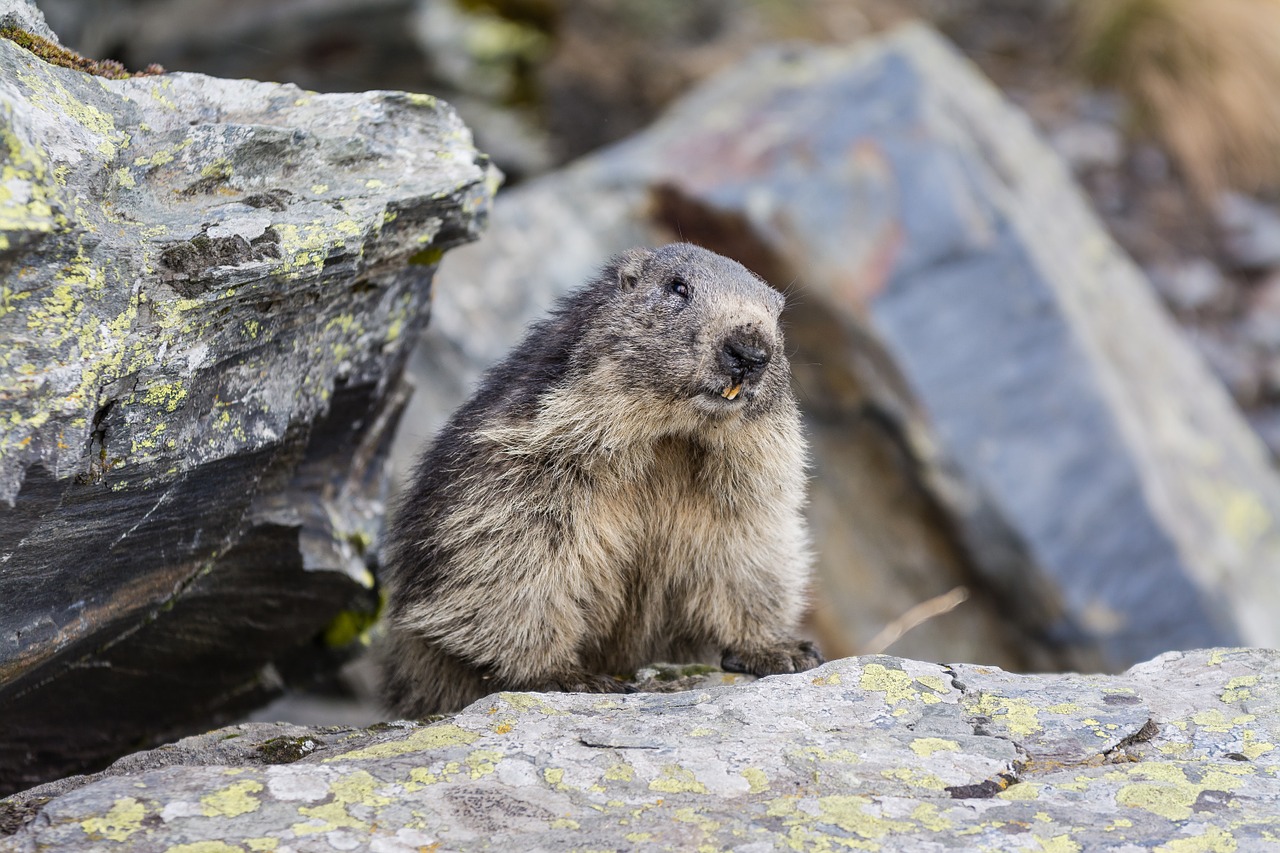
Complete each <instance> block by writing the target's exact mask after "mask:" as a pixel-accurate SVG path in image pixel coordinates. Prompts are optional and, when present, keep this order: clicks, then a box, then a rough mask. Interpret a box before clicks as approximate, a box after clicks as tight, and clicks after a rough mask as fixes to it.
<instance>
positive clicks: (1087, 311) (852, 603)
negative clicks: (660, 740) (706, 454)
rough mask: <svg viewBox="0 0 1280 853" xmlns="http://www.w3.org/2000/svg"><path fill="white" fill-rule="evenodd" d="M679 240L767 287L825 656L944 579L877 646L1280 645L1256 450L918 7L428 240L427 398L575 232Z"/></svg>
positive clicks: (481, 346)
mask: <svg viewBox="0 0 1280 853" xmlns="http://www.w3.org/2000/svg"><path fill="white" fill-rule="evenodd" d="M673 237H683V238H686V239H689V240H691V241H693V242H698V243H701V244H703V245H705V246H707V247H709V248H713V249H716V250H718V251H721V252H723V253H725V254H727V255H730V256H732V257H735V258H737V259H738V260H740V261H742V262H743V263H744V264H746V265H747V266H749V267H751V268H752V269H754V270H755V271H756V272H759V273H761V274H762V275H764V276H765V277H767V278H768V279H769V280H770V281H772V282H774V283H775V284H776V285H777V286H779V287H782V288H786V289H787V290H788V291H789V292H790V294H791V296H792V298H791V299H790V301H789V307H788V309H787V315H786V321H787V323H788V331H787V340H788V342H789V343H790V344H791V345H792V346H793V347H795V349H796V353H795V355H794V357H793V358H792V359H791V362H792V365H793V368H794V372H795V377H796V383H797V386H798V396H799V399H800V401H801V404H802V405H803V406H804V408H805V410H806V412H807V414H808V416H809V433H810V436H811V439H812V444H813V448H814V466H813V468H814V481H813V487H812V498H813V500H812V511H811V521H812V529H813V531H814V535H815V539H816V548H815V550H816V552H817V554H818V572H817V573H818V576H819V579H820V587H821V589H822V594H821V595H820V596H818V597H817V600H818V603H819V610H818V613H817V623H818V625H819V627H820V629H821V630H822V633H823V634H824V639H825V640H826V644H827V646H828V648H829V650H830V651H831V652H833V653H837V654H838V653H840V652H841V651H849V650H854V651H856V650H860V649H862V648H863V644H864V643H866V642H867V641H869V640H870V639H871V637H872V636H873V635H874V634H876V632H877V631H878V630H879V629H880V628H881V627H882V626H884V625H885V624H886V623H888V622H890V621H891V620H893V619H894V618H896V617H897V616H899V615H900V614H902V613H904V612H906V611H907V610H908V609H909V608H911V607H912V606H913V605H915V604H917V603H919V602H920V601H923V600H925V599H927V598H929V597H931V596H935V595H938V594H941V593H944V592H946V591H947V590H949V589H951V588H952V587H955V586H958V585H966V586H968V587H969V588H970V589H971V590H972V591H973V595H972V597H971V598H970V600H969V601H968V602H967V603H966V604H964V605H963V607H962V608H960V609H957V610H956V611H955V612H954V613H952V614H949V615H947V616H945V617H942V618H939V619H935V620H932V621H931V622H929V623H928V624H926V625H924V626H922V627H920V628H919V629H918V630H916V631H914V632H913V633H911V634H910V635H908V636H907V637H906V638H904V640H903V642H902V643H901V644H899V645H896V646H895V647H894V649H895V651H899V652H901V653H904V654H910V655H913V656H917V657H923V658H932V659H936V658H940V657H943V656H962V657H965V658H967V659H976V660H981V661H983V662H988V663H998V664H1001V665H1004V666H1006V667H1008V668H1038V669H1089V670H1092V669H1106V670H1117V669H1123V668H1124V667H1126V666H1128V665H1131V664H1132V663H1134V662H1136V661H1139V660H1144V659H1147V658H1150V657H1152V656H1154V655H1156V654H1158V653H1160V652H1162V651H1165V650H1167V649H1171V648H1196V647H1203V646H1211V645H1222V644H1232V643H1234V642H1236V641H1237V640H1238V638H1241V637H1243V638H1244V640H1245V641H1246V642H1248V643H1253V644H1257V645H1268V646H1270V645H1277V644H1280V620H1277V619H1276V618H1275V613H1276V612H1278V611H1280V479H1278V478H1277V476H1276V474H1275V471H1274V470H1273V468H1272V467H1271V466H1270V464H1269V462H1268V460H1267V455H1266V453H1265V451H1264V448H1263V447H1262V445H1261V444H1260V442H1259V441H1258V439H1257V438H1256V437H1255V436H1254V435H1253V434H1252V432H1251V430H1250V429H1249V427H1248V425H1247V424H1246V423H1245V422H1244V420H1243V418H1242V417H1241V416H1240V414H1239V413H1238V412H1237V411H1236V410H1235V409H1234V407H1233V405H1232V403H1231V401H1230V399H1229V398H1228V397H1227V395H1226V394H1225V393H1224V391H1223V389H1222V388H1221V387H1220V386H1219V385H1218V383H1217V382H1216V381H1215V380H1214V379H1213V377H1212V376H1211V375H1210V374H1209V372H1208V371H1207V370H1206V369H1205V367H1204V365H1202V364H1201V363H1200V362H1198V360H1197V358H1196V356H1195V354H1194V353H1193V352H1192V351H1191V350H1190V348H1189V347H1188V346H1187V344H1186V342H1185V341H1184V340H1182V339H1181V338H1180V337H1179V334H1178V331H1177V330H1176V329H1175V328H1174V327H1173V325H1172V324H1171V322H1170V320H1169V318H1168V317H1167V316H1166V315H1165V314H1164V313H1163V311H1162V309H1161V308H1160V306H1159V304H1158V303H1157V301H1156V300H1155V298H1154V296H1153V294H1152V293H1151V289H1150V287H1149V285H1148V284H1147V282H1146V281H1145V280H1144V279H1143V278H1142V276H1141V274H1140V272H1139V271H1138V270H1137V268H1136V267H1135V266H1134V265H1133V264H1132V263H1131V262H1130V261H1129V260H1128V259H1127V258H1125V257H1124V256H1123V255H1122V253H1121V252H1120V251H1119V250H1118V249H1117V247H1116V246H1115V244H1114V243H1113V242H1112V241H1111V240H1110V238H1109V237H1108V236H1107V234H1106V232H1105V231H1104V230H1103V228H1102V226H1101V224H1100V223H1099V222H1098V221H1097V219H1096V218H1095V217H1094V216H1093V215H1092V214H1091V213H1090V211H1089V209H1088V207H1087V205H1086V203H1085V201H1084V199H1083V198H1082V196H1081V194H1080V192H1079V191H1078V189H1077V188H1076V187H1075V185H1074V184H1073V182H1072V180H1071V178H1070V175H1069V174H1068V172H1067V170H1066V169H1065V168H1064V166H1063V164H1062V163H1061V161H1060V159H1059V158H1058V157H1057V156H1056V155H1055V154H1054V153H1053V152H1052V150H1051V149H1050V148H1049V147H1048V146H1047V145H1045V144H1044V143H1043V142H1042V141H1041V140H1039V139H1038V138H1037V137H1036V135H1035V133H1034V131H1033V129H1032V127H1031V125H1030V122H1029V121H1028V119H1027V118H1026V116H1025V115H1023V114H1022V113H1020V112H1019V111H1018V110H1017V109H1016V108H1014V107H1013V106H1012V105H1010V104H1009V103H1008V102H1007V101H1006V100H1004V99H1003V98H1002V97H1001V96H1000V94H999V92H998V91H996V89H995V88H994V87H993V86H992V85H991V84H990V83H989V82H988V81H986V80H984V79H983V78H982V77H981V75H979V74H978V73H977V72H976V71H975V70H974V69H973V68H972V67H971V66H970V65H969V64H967V63H966V62H965V61H964V60H963V59H962V58H961V57H960V56H959V55H958V54H957V53H956V52H955V51H954V50H952V49H951V48H949V47H948V46H947V45H946V43H945V42H944V41H943V40H942V39H940V38H938V37H937V36H936V35H935V34H934V33H932V32H931V31H929V30H927V29H925V28H923V27H912V28H908V29H905V30H902V31H900V32H898V33H896V34H893V35H890V36H887V37H884V38H880V39H876V40H874V41H870V42H866V43H863V44H861V45H858V46H855V47H849V48H836V49H820V48H797V47H788V48H786V49H778V50H776V51H770V52H765V53H762V54H760V55H759V56H757V57H755V58H754V59H753V60H751V61H749V62H747V63H745V64H743V65H742V66H740V67H738V68H735V69H734V70H733V71H731V72H729V73H726V74H724V75H722V76H720V77H718V78H716V79H715V80H713V81H710V82H709V83H707V84H706V85H704V86H703V87H701V88H700V89H698V90H697V91H695V92H693V93H691V94H690V95H689V96H688V97H686V98H685V99H684V100H682V101H681V102H680V103H678V104H677V105H676V106H674V107H673V108H672V109H671V110H670V111H669V112H668V114H667V115H666V116H664V117H663V118H662V120H661V121H659V122H658V123H657V124H655V125H654V126H653V127H651V128H650V129H648V130H647V131H645V132H644V133H642V134H639V135H637V136H635V137H633V138H632V139H630V140H628V141H626V142H625V143H623V144H621V145H619V146H616V147H614V148H613V149H610V150H607V151H604V152H601V153H599V154H597V155H593V156H591V157H590V158H587V159H585V160H582V161H579V162H578V163H576V164H574V165H573V166H571V167H569V168H567V169H565V170H563V171H561V172H559V173H556V174H554V175H550V176H547V177H546V178H544V179H540V180H538V181H534V182H529V183H525V184H523V185H521V186H520V187H517V188H515V189H513V190H512V191H511V192H510V193H507V194H505V195H504V196H503V198H502V199H500V200H499V202H498V205H497V207H496V209H495V213H494V217H493V227H492V228H491V230H490V232H489V234H488V235H487V237H486V241H485V245H484V247H483V251H480V250H478V248H477V247H467V248H465V249H463V250H461V251H460V252H458V253H455V254H454V255H451V256H450V258H449V259H448V261H447V262H446V263H445V265H444V267H443V272H442V281H443V282H444V284H443V286H442V287H441V299H440V300H439V301H438V303H437V305H436V318H437V320H436V322H435V323H434V324H433V329H432V330H431V331H430V332H428V334H427V336H426V337H427V339H428V341H429V346H430V350H429V351H428V352H427V353H426V354H425V356H426V357H425V358H424V359H423V365H424V370H423V373H424V380H423V382H422V383H420V385H419V387H420V389H422V390H423V391H424V392H425V393H423V394H422V404H423V406H424V407H426V406H432V407H435V408H437V409H438V410H441V411H447V410H448V408H449V406H448V403H449V401H450V400H451V399H452V400H456V399H457V396H456V395H457V394H458V388H459V386H465V383H462V382H459V381H458V379H457V369H456V367H457V366H461V367H462V368H463V369H464V370H466V371H468V372H469V373H468V375H471V376H473V375H474V372H475V371H477V370H478V369H479V368H480V367H481V366H483V365H485V364H486V363H488V362H489V361H491V360H492V359H494V358H496V357H497V356H498V355H500V354H501V352H502V349H503V348H504V347H505V346H507V345H508V343H507V342H509V341H511V340H513V339H515V337H516V336H517V334H518V332H517V330H518V329H519V328H520V327H521V326H522V325H523V324H524V323H526V322H527V321H528V319H529V318H530V317H534V316H537V315H538V314H540V313H542V312H543V311H545V310H546V306H547V304H548V303H549V302H550V301H551V299H552V298H553V296H554V295H556V294H558V293H561V292H563V291H564V290H566V289H568V288H571V287H574V286H575V285H576V284H577V283H578V282H580V281H582V280H585V279H586V278H587V277H588V276H589V275H590V274H591V272H592V270H593V268H594V267H595V265H597V264H598V263H600V259H601V258H604V257H607V256H608V255H609V254H611V253H612V252H616V251H619V250H621V249H623V248H625V247H627V246H630V245H633V244H636V243H646V242H647V243H654V242H666V241H667V240H669V239H672V238H673ZM549 247H554V248H549ZM450 281H457V282H458V283H459V286H453V287H451V286H449V284H448V283H449V282H450ZM463 283H465V285H466V286H465V287H464V286H462V284H463ZM427 365H430V366H427ZM442 367H443V368H446V369H445V370H440V369H439V368H442ZM433 373H434V375H432V374H433ZM428 417H429V415H428V414H425V413H424V414H423V415H420V416H416V417H413V418H410V419H409V420H410V422H411V423H413V425H414V427H415V429H414V433H415V435H414V437H415V438H417V439H419V440H421V438H423V437H424V434H429V428H428V427H426V426H425V424H426V421H427V418H428ZM867 590H874V591H875V594H874V595H869V594H867Z"/></svg>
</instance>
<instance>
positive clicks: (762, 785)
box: [741, 767, 769, 794]
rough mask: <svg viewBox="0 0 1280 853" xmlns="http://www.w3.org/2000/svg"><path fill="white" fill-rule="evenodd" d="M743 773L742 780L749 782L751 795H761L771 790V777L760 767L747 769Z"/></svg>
mask: <svg viewBox="0 0 1280 853" xmlns="http://www.w3.org/2000/svg"><path fill="white" fill-rule="evenodd" d="M741 773H742V778H743V779H746V780H747V785H749V786H750V789H751V793H753V794H759V793H762V792H764V791H767V790H769V777H768V776H767V775H765V772H764V771H763V770H761V769H760V768H759V767H745V768H743V769H742V771H741Z"/></svg>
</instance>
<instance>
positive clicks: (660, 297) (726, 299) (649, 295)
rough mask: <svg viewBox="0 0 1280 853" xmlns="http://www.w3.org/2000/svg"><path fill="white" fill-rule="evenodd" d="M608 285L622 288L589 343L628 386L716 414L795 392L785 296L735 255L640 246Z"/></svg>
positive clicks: (757, 407) (758, 408)
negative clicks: (783, 316)
mask: <svg viewBox="0 0 1280 853" xmlns="http://www.w3.org/2000/svg"><path fill="white" fill-rule="evenodd" d="M600 284H601V285H603V286H604V287H606V288H610V287H611V288H616V291H615V293H614V294H613V296H612V298H610V299H609V302H608V304H609V308H608V309H607V314H608V315H609V316H608V320H607V322H605V323H604V324H603V325H602V326H601V327H600V328H599V329H598V330H597V331H598V332H599V333H602V336H601V337H602V339H601V338H599V337H597V336H596V335H588V337H589V338H596V340H594V341H591V342H590V343H589V344H588V345H596V346H602V347H603V349H604V351H605V352H606V353H607V354H608V355H609V356H611V358H610V361H612V362H613V366H614V367H615V369H616V370H617V371H618V372H619V373H620V374H621V375H622V378H623V379H624V380H625V381H626V382H627V383H628V384H629V387H632V388H638V389H644V390H645V391H647V392H649V393H654V394H657V395H661V396H663V397H665V398H666V399H668V400H670V401H671V402H673V403H677V402H681V401H684V402H687V403H689V404H690V405H692V406H693V407H694V408H695V409H696V410H698V411H699V412H702V413H703V414H706V415H709V416H717V417H723V416H729V415H733V414H735V413H741V414H743V415H744V416H747V417H750V416H751V414H752V413H753V412H763V411H764V410H766V409H768V408H770V403H771V402H775V401H777V400H778V399H780V398H785V395H788V394H789V393H790V391H789V382H790V369H789V367H788V365H787V360H786V355H785V353H784V347H783V339H782V328H781V325H780V323H779V317H780V315H781V313H782V307H783V304H784V302H785V300H784V299H783V297H782V294H780V293H778V292H777V291H776V290H774V289H773V288H771V287H770V286H769V285H768V284H766V283H765V282H764V281H763V280H761V279H760V278H759V277H758V276H756V275H755V274H754V273H752V272H751V271H749V270H748V269H747V268H746V267H744V266H742V265H741V264H739V263H737V262H736V261H732V260H730V259H728V258H726V257H723V256H721V255H717V254H716V253H714V252H710V251H708V250H706V249H702V248H699V247H697V246H692V245H689V244H688V243H674V244H672V245H669V246H663V247H662V248H659V249H654V250H648V249H633V250H631V251H629V252H626V253H625V254H622V255H619V256H618V257H616V258H614V259H613V261H612V262H611V263H610V265H609V266H608V267H607V272H606V274H605V276H604V279H603V281H601V282H600ZM601 354H602V355H603V354H604V353H601Z"/></svg>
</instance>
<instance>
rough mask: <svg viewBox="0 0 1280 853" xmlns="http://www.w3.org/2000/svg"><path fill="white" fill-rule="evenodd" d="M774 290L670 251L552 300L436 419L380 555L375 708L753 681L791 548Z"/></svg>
mask: <svg viewBox="0 0 1280 853" xmlns="http://www.w3.org/2000/svg"><path fill="white" fill-rule="evenodd" d="M782 306H783V298H782V296H781V295H780V294H779V293H777V292H776V291H774V290H773V289H772V288H770V287H769V286H768V285H766V284H765V283H764V282H762V281H761V280H760V279H759V278H757V277H756V276H754V275H753V274H752V273H750V272H749V271H747V270H746V269H745V268H744V267H742V266H741V265H740V264H738V263H736V262H734V261H731V260H729V259H727V258H724V257H721V256H720V255H717V254H715V253H713V252H709V251H707V250H705V249H700V248H698V247H696V246H691V245H687V244H675V245H670V246H665V247H663V248H661V249H657V250H653V251H647V250H633V251H631V252H628V253H626V254H624V255H621V256H619V257H617V258H615V259H614V260H613V261H612V262H611V263H610V265H609V266H608V267H606V269H605V270H604V271H603V272H602V273H601V274H600V275H599V276H598V277H597V278H596V279H595V280H594V281H592V282H590V283H588V284H587V285H586V286H585V287H583V288H581V289H579V290H577V291H575V292H574V293H571V294H569V295H568V296H566V297H565V298H564V299H562V300H561V301H560V303H559V305H558V306H557V307H556V309H555V310H554V311H553V312H552V313H551V315H550V316H549V317H548V318H547V319H545V320H543V321H542V322H540V323H538V324H536V325H534V326H533V327H532V328H531V329H530V331H529V333H528V334H527V336H526V337H525V339H524V341H523V342H522V343H521V344H520V345H519V346H518V347H517V348H516V349H515V350H514V351H513V352H512V353H511V354H510V355H509V356H508V357H507V358H506V359H505V360H504V361H503V362H501V363H500V364H498V365H497V366H496V367H494V368H493V369H492V370H491V371H490V372H489V373H488V374H487V375H486V377H485V379H484V381H483V382H482V383H481V386H480V389H479V390H478V391H477V393H476V394H475V396H474V397H473V398H472V399H471V400H470V401H468V402H467V403H466V404H465V405H463V406H462V408H461V409H459V411H458V412H457V413H456V414H455V415H454V416H453V418H452V419H451V420H450V421H449V422H448V424H446V425H445V427H444V428H443V429H442V430H441V431H440V434H439V435H438V436H437V437H436V440H435V442H434V444H433V445H432V446H431V448H430V449H429V450H428V451H427V452H426V453H425V454H424V456H423V457H422V459H421V460H420V462H419V464H418V466H417V469H416V471H415V473H414V475H413V477H412V479H411V481H410V482H409V484H408V485H407V486H406V488H405V491H404V495H403V497H402V499H401V503H400V506H399V508H398V511H397V512H396V513H395V515H394V518H393V521H392V524H391V528H390V536H389V541H388V548H387V552H386V559H385V560H384V564H385V566H386V568H387V573H386V581H387V585H388V588H389V590H390V603H389V607H388V613H387V632H388V641H387V644H386V647H385V649H384V652H383V669H384V677H385V684H384V689H385V694H386V700H387V703H388V705H389V706H390V707H392V708H393V709H394V710H395V711H396V712H397V713H400V714H403V715H406V716H422V715H425V714H429V713H440V712H449V711H455V710H458V709H460V708H461V707H463V706H464V705H466V704H468V703H470V702H472V701H474V700H476V699H479V698H481V697H483V696H485V695H487V694H489V693H491V692H494V691H496V690H546V689H558V690H588V691H617V690H621V689H624V685H623V684H622V682H620V681H619V680H617V678H615V676H619V675H624V674H627V673H631V672H633V671H634V670H635V668H636V667H637V666H640V665H642V664H645V663H648V662H651V661H654V660H676V661H680V660H689V661H692V660H705V659H707V658H708V657H709V656H711V655H718V656H720V659H721V665H722V666H723V667H724V668H725V669H731V670H735V671H740V672H752V673H755V674H758V675H768V674H772V673H778V672H796V671H800V670H804V669H808V668H810V667H813V666H816V665H817V664H819V663H821V662H822V658H821V655H820V654H819V653H818V652H817V651H816V650H815V649H814V648H813V646H812V645H811V644H809V643H806V642H801V641H799V640H797V639H795V634H794V632H795V629H796V625H797V622H798V621H799V619H800V616H801V612H802V609H803V605H804V597H805V591H806V585H807V578H808V568H809V563H810V556H809V552H808V537H807V533H806V529H805V523H804V518H803V515H802V508H803V504H804V481H805V474H804V466H805V445H804V439H803V436H802V434H801V430H800V419H799V414H798V411H797V407H796V403H795V398H794V396H793V395H792V392H791V387H790V369H789V366H788V364H787V360H786V356H785V353H784V351H783V338H782V330H781V327H780V325H779V315H780V313H781V310H782Z"/></svg>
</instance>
